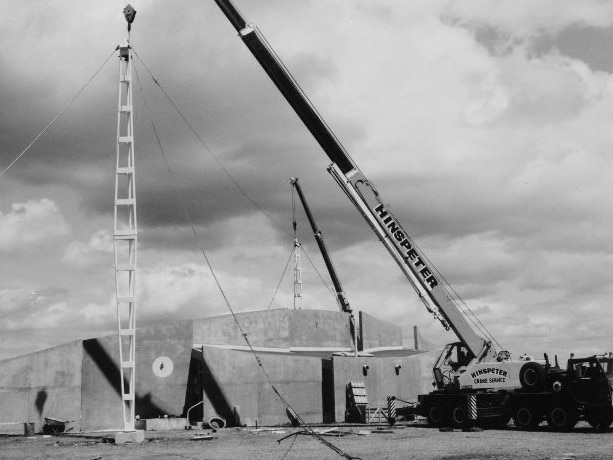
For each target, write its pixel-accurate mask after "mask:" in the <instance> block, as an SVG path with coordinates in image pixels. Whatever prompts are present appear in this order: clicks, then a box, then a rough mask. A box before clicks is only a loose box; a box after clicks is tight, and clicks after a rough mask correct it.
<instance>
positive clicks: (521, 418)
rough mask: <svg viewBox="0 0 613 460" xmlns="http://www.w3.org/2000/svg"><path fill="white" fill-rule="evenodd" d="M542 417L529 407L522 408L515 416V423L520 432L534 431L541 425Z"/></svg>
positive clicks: (519, 408) (518, 409)
mask: <svg viewBox="0 0 613 460" xmlns="http://www.w3.org/2000/svg"><path fill="white" fill-rule="evenodd" d="M542 418H543V417H542V415H541V414H540V413H539V412H537V411H536V410H534V409H533V408H531V407H528V406H520V407H518V408H517V410H516V411H515V415H513V423H514V424H515V426H516V427H517V428H519V429H520V430H533V429H535V428H536V427H537V426H539V425H540V424H541V419H542Z"/></svg>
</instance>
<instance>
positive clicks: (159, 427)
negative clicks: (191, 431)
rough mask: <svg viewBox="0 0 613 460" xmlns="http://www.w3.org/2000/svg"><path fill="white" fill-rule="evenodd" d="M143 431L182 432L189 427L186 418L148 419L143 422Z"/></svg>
mask: <svg viewBox="0 0 613 460" xmlns="http://www.w3.org/2000/svg"><path fill="white" fill-rule="evenodd" d="M144 422H145V423H144V426H143V427H142V428H143V429H145V430H147V431H166V430H184V429H185V427H186V426H189V422H188V421H187V419H186V418H175V417H173V418H150V419H146V420H144Z"/></svg>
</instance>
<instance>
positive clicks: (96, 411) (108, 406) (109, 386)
mask: <svg viewBox="0 0 613 460" xmlns="http://www.w3.org/2000/svg"><path fill="white" fill-rule="evenodd" d="M118 362H119V347H118V344H117V336H116V335H111V336H107V337H100V338H97V339H88V340H84V341H83V361H82V363H81V369H82V375H83V384H82V391H81V394H80V397H81V407H82V415H83V420H82V422H81V428H82V429H83V430H84V431H91V430H105V429H109V430H110V429H123V421H122V413H121V404H122V402H121V386H120V385H121V383H120V382H121V381H120V373H119V365H118Z"/></svg>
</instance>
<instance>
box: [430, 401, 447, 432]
mask: <svg viewBox="0 0 613 460" xmlns="http://www.w3.org/2000/svg"><path fill="white" fill-rule="evenodd" d="M426 418H427V419H428V425H430V426H435V427H441V426H443V425H444V424H445V412H443V409H442V408H441V406H439V405H436V404H435V405H434V406H432V407H430V410H428V415H427V417H426Z"/></svg>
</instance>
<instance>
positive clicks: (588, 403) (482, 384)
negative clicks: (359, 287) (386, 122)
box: [215, 0, 613, 429]
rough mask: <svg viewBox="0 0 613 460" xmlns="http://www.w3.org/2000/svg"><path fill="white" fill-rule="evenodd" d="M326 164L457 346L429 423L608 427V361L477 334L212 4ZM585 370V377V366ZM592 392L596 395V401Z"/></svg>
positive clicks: (271, 70)
mask: <svg viewBox="0 0 613 460" xmlns="http://www.w3.org/2000/svg"><path fill="white" fill-rule="evenodd" d="M215 2H216V3H217V5H218V6H219V8H220V9H221V11H222V12H223V13H224V15H225V16H226V18H227V19H228V20H229V21H230V23H231V24H232V26H233V27H234V28H235V29H236V31H237V32H238V34H239V36H240V37H241V39H242V40H243V42H244V43H245V45H246V46H247V48H248V49H249V50H250V51H251V53H252V54H253V56H254V57H255V58H256V60H257V61H258V62H259V63H260V65H261V66H262V68H263V69H264V71H265V72H266V73H267V74H268V76H269V77H270V79H271V80H272V81H273V83H274V84H275V85H276V86H277V88H278V89H279V91H280V92H281V93H282V94H283V96H284V97H285V99H286V100H287V102H288V103H289V104H290V105H291V107H292V108H293V109H294V111H295V112H296V114H297V115H298V117H299V118H300V119H301V120H302V122H303V123H304V124H305V126H306V127H307V129H308V130H309V131H310V132H311V134H312V135H313V137H314V138H315V140H316V141H317V142H318V143H319V145H320V146H321V147H322V149H323V150H324V152H325V153H326V154H327V155H328V157H329V158H330V160H331V161H332V163H331V164H330V166H329V167H328V172H329V173H330V174H331V175H332V177H333V178H334V180H335V181H336V183H337V184H338V185H339V186H340V188H341V189H342V190H343V192H344V193H345V194H346V196H347V197H348V198H349V200H350V201H351V202H352V203H353V205H354V206H355V207H356V208H357V210H358V211H359V212H360V214H361V215H362V217H363V218H364V219H365V220H366V222H367V223H368V224H369V225H370V227H371V228H372V230H373V231H374V232H375V234H376V235H377V237H378V238H379V240H380V241H381V242H382V243H383V245H384V246H385V248H386V249H387V250H388V252H389V253H390V255H391V256H392V258H393V259H394V261H395V262H396V263H397V264H398V266H399V267H400V270H401V271H402V273H403V274H404V275H405V277H406V278H407V280H408V281H409V283H410V284H411V286H412V287H413V288H414V290H415V291H416V293H417V295H418V297H419V299H421V301H422V302H423V303H424V305H425V307H426V308H427V310H428V311H429V312H431V313H432V314H433V315H434V317H435V318H437V319H438V320H439V321H440V322H441V323H442V325H443V327H444V328H445V329H446V330H449V329H452V330H453V332H454V333H455V334H456V336H457V337H458V339H459V342H455V343H451V344H448V345H447V346H445V348H444V349H443V352H442V353H441V354H440V356H439V358H438V360H437V361H436V363H435V365H434V368H433V376H434V384H433V385H434V386H435V387H436V389H435V390H434V391H433V392H432V393H430V394H427V395H420V397H419V400H420V404H419V410H420V411H421V413H422V414H424V415H425V416H426V417H427V419H428V421H429V422H430V424H432V425H443V424H447V423H451V424H453V425H456V426H462V425H465V424H467V423H469V422H471V421H472V422H474V423H477V422H488V423H491V424H497V425H506V423H507V422H508V420H509V417H510V416H513V417H514V421H515V424H516V425H517V426H519V427H520V428H531V427H533V426H535V425H536V424H538V423H540V422H541V421H542V419H543V417H544V416H545V415H547V420H548V422H549V424H550V425H552V426H553V427H554V428H557V429H568V428H570V427H572V426H574V424H575V423H576V421H577V419H578V418H579V417H580V416H581V417H584V418H586V419H587V420H588V421H590V423H592V424H593V425H594V426H597V427H599V428H603V427H605V426H606V427H608V426H609V425H610V424H611V423H612V422H613V408H612V403H611V381H610V380H611V379H612V377H611V375H612V373H611V371H612V370H613V369H612V368H611V367H612V365H613V359H609V358H607V359H604V358H602V359H599V358H597V357H592V358H586V359H579V360H573V359H571V360H569V361H568V365H567V369H566V370H562V369H560V367H559V365H557V359H556V364H555V365H551V363H550V362H549V360H548V359H547V357H546V356H545V360H544V361H534V360H532V359H531V358H524V359H518V360H512V359H511V357H510V354H509V353H508V352H507V351H505V350H496V348H495V347H494V344H493V343H492V340H488V339H486V338H483V337H482V336H481V335H479V334H478V333H476V332H475V330H474V329H473V328H472V327H471V325H470V323H469V321H468V319H467V318H466V316H465V314H464V312H463V311H462V308H461V307H460V304H459V303H458V301H457V300H456V299H455V295H454V292H453V291H452V290H451V289H450V288H448V287H447V285H446V283H445V282H444V279H443V277H442V276H441V275H440V273H439V272H438V271H437V270H436V269H435V268H434V266H433V265H432V264H431V263H430V261H429V260H428V258H427V257H426V256H425V255H424V254H423V253H422V251H421V249H420V248H419V247H418V246H417V245H416V244H415V242H414V241H413V239H412V238H411V237H410V236H409V234H408V233H407V232H406V231H405V230H404V229H403V227H402V225H401V224H400V222H399V221H398V219H397V218H396V217H395V216H394V215H393V213H392V212H391V210H390V209H389V208H388V206H387V205H386V204H384V202H383V200H382V199H381V197H380V196H379V193H378V191H377V189H376V188H375V186H374V184H373V183H372V182H370V181H369V180H368V179H367V178H366V176H365V175H364V174H363V173H362V171H361V170H360V169H359V168H358V166H357V165H356V164H355V162H354V161H353V159H352V158H351V156H350V155H349V154H348V153H347V151H346V150H345V148H344V147H343V145H342V144H341V143H340V141H339V140H338V139H337V138H336V136H335V135H334V133H333V132H332V130H331V129H330V128H329V126H328V125H327V124H326V122H325V121H324V120H323V118H322V117H321V116H320V115H319V113H318V112H317V110H316V109H315V107H314V106H313V105H312V104H311V102H310V100H309V99H308V97H307V96H306V95H305V93H304V92H303V90H302V89H301V88H300V86H299V85H298V84H297V83H296V81H295V80H294V78H293V77H292V75H291V74H290V72H289V71H288V70H287V68H286V67H285V66H284V65H283V63H282V62H281V60H280V59H279V58H278V57H277V55H276V53H275V52H274V51H273V49H272V48H271V47H270V45H269V44H268V42H267V41H266V39H265V38H264V36H263V35H262V34H261V32H260V31H259V30H258V29H257V28H256V27H255V26H253V25H252V24H250V23H247V21H246V20H245V18H244V17H243V16H242V14H241V13H240V12H239V11H238V10H237V9H236V7H235V6H234V5H233V4H232V2H231V0H215ZM584 368H586V369H591V370H592V372H591V375H589V376H588V375H587V373H583V369H584ZM596 395H597V396H596Z"/></svg>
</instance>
